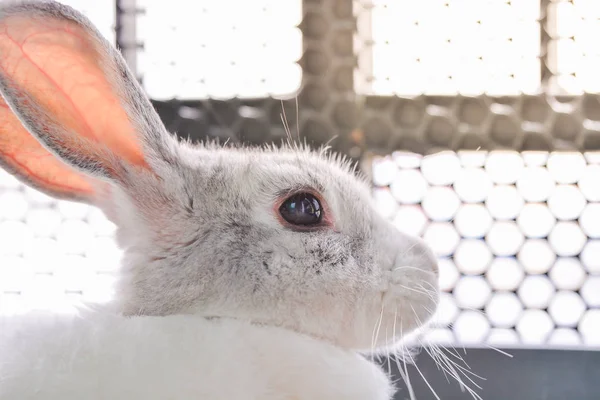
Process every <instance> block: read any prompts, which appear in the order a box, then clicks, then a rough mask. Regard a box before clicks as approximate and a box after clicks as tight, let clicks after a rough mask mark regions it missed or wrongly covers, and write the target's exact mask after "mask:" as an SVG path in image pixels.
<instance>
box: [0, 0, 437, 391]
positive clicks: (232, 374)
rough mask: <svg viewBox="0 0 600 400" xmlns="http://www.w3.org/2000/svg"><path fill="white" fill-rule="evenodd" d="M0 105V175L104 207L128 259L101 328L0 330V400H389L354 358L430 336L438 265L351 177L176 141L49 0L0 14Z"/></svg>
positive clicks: (345, 168)
mask: <svg viewBox="0 0 600 400" xmlns="http://www.w3.org/2000/svg"><path fill="white" fill-rule="evenodd" d="M207 61H209V60H207ZM0 95H1V98H0V167H2V168H4V169H6V170H7V171H8V172H10V173H12V174H13V175H15V176H16V177H17V178H18V179H20V180H21V181H22V182H24V183H26V184H28V185H30V186H31V187H34V188H37V189H39V190H41V191H43V192H44V193H46V194H48V195H50V196H54V197H56V198H61V199H69V200H73V201H81V202H85V203H88V204H91V205H94V206H97V207H99V208H100V209H101V210H102V211H103V212H104V213H105V215H106V216H107V217H108V218H109V219H110V220H111V221H113V222H114V223H115V224H116V225H117V227H118V230H117V237H116V239H117V242H118V244H119V245H120V247H121V248H122V249H123V251H124V257H123V262H122V265H121V269H120V270H119V275H118V281H117V285H116V290H115V292H116V294H115V299H114V302H113V303H112V305H111V306H110V307H111V309H110V312H109V311H107V310H86V311H82V312H81V314H80V315H79V316H65V315H62V316H61V315H52V314H36V313H32V314H28V315H24V316H11V317H9V316H5V317H1V318H2V319H1V321H0V323H1V325H0V328H1V330H0V399H1V400H29V399H49V400H55V399H56V400H58V399H60V400H68V399H78V400H79V399H134V400H137V399H140V400H141V399H161V400H162V399H261V400H276V399H277V400H279V399H282V400H284V399H286V400H304V399H307V400H308V399H312V400H315V399H317V400H318V399H332V400H333V399H335V400H338V399H339V400H344V399H348V400H352V399H356V400H359V399H361V400H362V399H365V400H366V399H369V400H380V399H381V400H384V399H388V398H390V396H391V392H392V387H391V384H390V382H389V380H388V377H387V376H386V375H385V374H384V373H383V372H382V371H381V370H380V369H379V368H378V367H376V366H375V364H373V363H371V362H369V361H367V360H366V359H364V358H362V357H361V356H360V355H359V354H360V352H361V351H363V350H365V349H368V350H374V349H379V348H382V347H387V346H390V345H393V344H394V343H396V342H398V341H400V340H402V339H403V338H404V337H405V334H407V333H410V332H414V330H415V329H417V328H419V327H422V326H424V324H426V322H427V321H428V320H429V318H430V317H431V316H432V314H433V313H434V311H435V308H436V306H437V301H438V289H437V277H438V276H437V274H438V271H437V260H436V257H435V254H434V253H433V252H432V251H431V249H429V247H428V246H426V244H425V243H424V242H423V241H422V240H421V239H419V238H415V237H410V236H408V235H406V234H403V233H401V232H400V231H399V230H398V229H397V227H396V226H394V225H393V224H392V223H391V222H390V221H388V220H386V219H384V218H383V216H381V215H380V213H379V212H378V211H377V209H376V207H374V206H373V204H372V197H371V190H370V187H369V185H368V184H366V182H365V180H362V179H360V178H358V177H357V176H356V174H355V173H354V171H353V169H352V168H351V166H350V165H349V162H346V161H344V160H343V159H342V157H338V156H336V155H332V154H330V153H329V152H328V150H327V149H323V150H321V151H313V150H311V149H309V148H307V147H302V146H298V145H294V144H289V145H288V146H283V148H275V147H265V148H262V149H255V148H244V147H236V146H218V145H216V144H192V143H187V142H182V141H180V140H179V139H178V138H177V137H175V136H174V135H172V134H170V133H169V132H168V131H167V129H166V127H165V126H164V124H163V123H162V121H161V119H160V117H159V115H158V114H157V113H156V111H155V109H154V107H153V105H152V103H151V102H150V100H149V99H148V98H147V96H146V94H145V92H144V90H143V88H142V87H141V86H140V85H139V83H138V81H137V79H136V77H135V76H134V75H133V73H132V72H131V71H130V70H129V68H128V66H127V64H126V62H125V60H124V59H123V57H122V56H121V55H120V53H119V52H118V51H117V50H116V49H115V48H114V47H113V46H111V45H110V43H108V42H107V41H106V40H105V39H104V38H103V37H102V36H101V34H100V33H99V32H98V30H97V29H96V28H95V27H94V26H93V25H92V24H91V22H90V21H89V20H88V19H87V18H85V17H84V16H83V15H81V14H80V13H78V12H76V11H75V10H73V9H71V8H70V7H66V6H64V5H61V4H60V3H57V2H55V1H19V2H12V1H8V2H2V3H0ZM113 306H114V308H113Z"/></svg>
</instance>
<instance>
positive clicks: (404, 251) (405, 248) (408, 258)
mask: <svg viewBox="0 0 600 400" xmlns="http://www.w3.org/2000/svg"><path fill="white" fill-rule="evenodd" d="M397 235H400V236H401V238H400V241H399V242H401V243H402V244H403V245H402V246H400V248H399V249H398V251H397V253H396V260H395V263H394V264H395V265H396V266H401V265H407V266H411V267H413V268H419V269H422V270H423V271H430V272H433V273H434V274H435V276H436V277H439V266H438V260H437V257H436V255H435V253H434V252H433V250H432V249H431V248H430V247H429V245H427V243H425V241H424V240H423V239H421V238H418V237H412V236H408V235H405V234H403V233H397Z"/></svg>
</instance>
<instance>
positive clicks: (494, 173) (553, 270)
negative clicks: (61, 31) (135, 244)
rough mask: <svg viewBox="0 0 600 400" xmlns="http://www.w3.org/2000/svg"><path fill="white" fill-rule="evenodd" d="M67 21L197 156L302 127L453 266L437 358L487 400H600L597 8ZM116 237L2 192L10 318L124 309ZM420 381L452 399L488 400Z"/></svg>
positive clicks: (429, 3)
mask: <svg viewBox="0 0 600 400" xmlns="http://www.w3.org/2000/svg"><path fill="white" fill-rule="evenodd" d="M62 2H63V3H65V4H68V5H71V6H73V7H75V8H77V9H79V10H80V11H83V12H84V13H85V14H86V15H87V16H88V17H89V18H90V19H91V20H92V22H94V23H95V24H96V25H97V26H98V27H99V29H100V30H101V32H102V33H103V34H104V35H105V36H106V37H107V38H108V39H109V40H110V41H111V42H113V43H114V44H116V45H118V46H119V48H120V49H121V51H122V53H123V55H124V56H125V58H126V60H127V62H128V63H129V65H130V67H131V68H132V69H133V71H134V72H135V73H136V74H137V76H138V78H139V80H140V82H141V83H142V85H143V87H144V88H145V90H146V91H147V93H148V95H149V96H150V97H151V98H152V100H153V103H154V105H155V107H156V109H157V110H158V111H159V113H160V115H161V117H162V119H163V120H164V122H165V124H166V125H167V127H168V128H169V130H171V131H173V132H176V133H178V134H179V135H180V136H182V137H190V138H192V139H193V140H201V139H205V138H220V139H221V140H222V141H225V140H229V141H234V142H239V143H246V144H249V145H258V144H262V143H269V142H275V143H278V144H279V143H280V142H281V140H282V139H283V138H285V136H286V133H285V129H284V125H283V123H282V115H285V117H286V118H287V121H288V122H289V125H290V129H291V131H292V135H293V136H294V137H299V138H300V140H306V141H307V142H308V143H309V144H311V145H313V146H319V145H321V144H325V143H329V144H330V145H331V146H332V147H333V149H334V150H336V151H339V152H343V153H345V154H346V155H348V156H349V157H351V158H352V159H354V160H355V161H357V162H358V163H360V166H361V169H362V170H363V171H364V172H365V173H367V174H368V176H369V177H370V178H371V181H372V184H373V196H374V198H375V200H376V203H377V206H378V209H379V210H380V212H381V213H382V214H383V215H385V216H386V217H387V218H389V219H391V220H393V221H394V223H395V224H396V225H397V226H398V228H399V229H401V230H403V231H405V232H408V233H411V234H415V235H420V236H422V237H423V238H424V239H425V240H426V241H427V242H428V243H429V244H430V245H431V246H432V247H433V249H434V250H435V251H436V253H437V255H438V257H439V259H440V271H441V272H440V285H441V288H442V290H443V293H442V298H441V305H440V309H439V312H438V314H437V315H436V317H435V325H434V329H432V330H431V331H430V332H429V333H428V334H427V335H426V336H425V337H423V338H421V340H422V341H423V342H424V343H429V346H437V345H445V346H458V347H462V346H465V347H468V348H470V350H469V351H468V352H467V353H468V354H469V355H468V356H464V357H465V359H467V358H468V359H469V360H470V361H471V364H472V365H471V367H473V368H472V370H473V371H474V372H475V373H477V374H478V375H483V376H484V377H485V378H487V379H488V380H487V381H483V382H480V381H479V380H478V378H473V379H475V380H477V384H479V385H480V386H482V389H481V390H480V389H476V390H477V392H478V393H480V394H481V395H482V396H483V398H486V399H508V398H510V399H521V398H522V399H538V398H539V399H565V398H573V399H587V398H589V399H598V398H600V387H599V386H598V385H599V383H598V382H597V378H594V377H597V376H600V357H598V354H600V353H598V352H595V351H594V350H597V349H599V348H600V153H599V152H598V150H600V96H599V94H598V93H600V75H599V72H598V71H600V45H598V44H597V40H598V38H599V37H600V2H599V1H597V0H571V1H550V0H514V1H504V0H423V1H409V0H388V1H384V0H362V1H361V0H354V1H353V0H252V1H242V0H219V1H215V0H195V1H189V0H170V1H161V0H116V1H115V0H96V1H93V2H92V1H86V0H62ZM113 234H114V226H113V225H112V224H111V223H109V222H108V221H106V219H105V218H104V216H103V215H102V214H101V213H100V212H99V210H97V209H95V208H91V207H88V206H85V205H82V204H77V203H70V202H65V201H55V200H53V199H50V198H48V197H46V196H44V195H42V194H40V193H39V192H36V191H34V190H32V189H29V188H26V187H24V186H23V185H21V184H20V183H18V182H17V181H16V180H15V179H14V178H12V177H11V176H9V175H8V174H7V173H6V172H4V171H2V170H0V313H2V314H14V313H21V312H25V311H27V310H31V309H41V308H42V309H51V310H55V311H56V312H71V311H72V304H73V302H76V301H78V300H80V299H84V300H87V301H96V302H104V301H107V300H109V299H110V298H111V296H112V289H111V286H112V284H113V281H114V275H113V274H114V271H115V269H116V268H117V267H118V265H119V259H120V257H121V252H120V250H119V249H118V248H117V247H116V245H115V242H114V239H113ZM491 347H494V348H500V349H505V350H501V352H503V351H507V352H508V353H510V354H511V355H512V358H511V357H508V356H506V355H505V354H502V353H501V352H498V351H495V350H493V349H491ZM507 349H510V351H508V350H507ZM462 352H463V351H462V349H461V350H460V353H461V354H462ZM421 360H422V361H421ZM417 365H422V370H423V372H424V373H425V375H426V376H427V379H429V380H430V381H431V382H432V386H435V389H436V391H437V392H438V394H439V397H440V398H442V399H450V398H452V399H454V398H456V399H466V398H470V396H471V395H470V394H469V393H468V392H461V391H460V390H459V389H460V388H459V385H457V384H448V383H447V382H446V380H445V379H444V372H443V371H441V370H437V369H436V368H437V367H436V366H435V365H434V363H433V362H432V359H431V357H427V356H426V355H425V356H421V357H420V358H418V362H417ZM411 376H413V379H412V380H411V381H412V383H413V386H414V391H415V393H416V398H419V399H428V398H436V397H435V396H434V395H433V394H432V392H431V391H430V390H429V388H428V387H427V385H425V384H423V383H422V382H421V383H419V382H417V381H418V378H419V375H418V374H417V372H411ZM510 382H517V383H516V384H514V385H511V384H509V383H510ZM400 386H402V384H400ZM471 386H472V385H471ZM409 394H410V393H409V392H408V391H407V390H404V391H402V390H400V392H399V394H398V396H399V397H398V398H399V399H400V398H402V399H404V398H409V397H408V396H409Z"/></svg>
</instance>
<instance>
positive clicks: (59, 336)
mask: <svg viewBox="0 0 600 400" xmlns="http://www.w3.org/2000/svg"><path fill="white" fill-rule="evenodd" d="M391 393H392V388H391V386H390V383H389V381H388V379H387V377H386V376H385V374H384V373H383V372H382V371H381V369H380V368H378V367H376V366H375V365H374V364H372V363H371V362H369V361H367V360H365V359H364V358H362V357H361V356H359V355H357V354H356V353H354V352H352V351H346V350H342V349H340V348H338V347H335V346H332V345H329V344H327V343H324V342H321V341H318V340H315V339H313V338H311V337H308V336H305V335H302V334H297V333H293V332H290V331H287V330H284V329H280V328H275V327H268V326H257V325H252V324H249V323H245V322H241V321H237V320H230V319H214V320H207V319H205V318H202V317H196V316H189V315H188V316H186V315H174V316H167V317H131V318H126V317H121V316H117V315H113V314H109V313H104V312H93V313H88V312H86V313H85V315H82V316H64V315H63V316H59V315H56V314H37V313H36V314H30V315H26V316H18V317H8V318H7V317H4V318H0V399H2V400H33V399H44V400H59V399H60V400H70V399H73V400H75V399H77V400H82V399H85V400H96V399H98V400H100V399H102V400H108V399H110V400H121V399H122V400H130V399H147V400H151V399H156V400H167V399H214V400H218V399H257V400H258V399H260V400H284V399H286V400H291V399H294V400H319V399H323V400H331V399H349V400H350V399H356V400H359V399H360V400H367V399H368V400H387V399H389V398H390V396H391Z"/></svg>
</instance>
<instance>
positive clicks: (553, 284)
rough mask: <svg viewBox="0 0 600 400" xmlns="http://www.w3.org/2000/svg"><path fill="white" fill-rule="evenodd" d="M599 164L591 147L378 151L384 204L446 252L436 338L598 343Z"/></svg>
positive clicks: (377, 193) (376, 167)
mask: <svg viewBox="0 0 600 400" xmlns="http://www.w3.org/2000/svg"><path fill="white" fill-rule="evenodd" d="M599 172H600V156H599V154H591V153H590V154H586V155H583V154H580V153H550V154H548V153H541V152H535V153H524V154H519V153H516V152H491V153H487V152H463V153H458V154H457V153H450V152H448V153H440V154H438V155H435V156H429V157H425V158H423V157H422V156H420V155H417V154H411V153H408V154H407V153H395V154H393V155H390V156H387V157H381V158H376V159H375V160H374V162H373V182H374V193H373V195H374V198H375V200H376V203H377V204H378V208H379V210H380V212H381V213H382V214H383V215H384V216H385V217H387V218H389V219H390V220H392V221H393V222H394V224H395V225H396V226H397V227H398V229H400V230H401V231H404V232H407V233H409V234H412V235H419V236H422V237H423V238H424V239H425V241H426V242H428V244H429V245H430V246H431V247H432V248H433V249H434V251H435V252H436V253H437V255H438V257H439V260H440V287H441V289H442V291H443V293H442V296H441V305H440V308H439V310H438V313H437V315H436V317H435V321H436V325H438V328H437V329H435V330H434V331H433V332H431V333H430V334H429V335H430V339H431V340H434V341H441V342H448V343H463V344H469V345H477V344H482V343H490V344H493V345H500V346H507V345H508V346H512V345H517V346H518V345H546V346H550V347H552V346H593V347H598V346H600V298H599V293H600V286H599V285H600V263H599V260H600V240H598V239H600V230H599V228H598V221H599V220H600V207H599V204H600V203H598V201H600V180H599V179H598V176H599V175H598V173H599Z"/></svg>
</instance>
